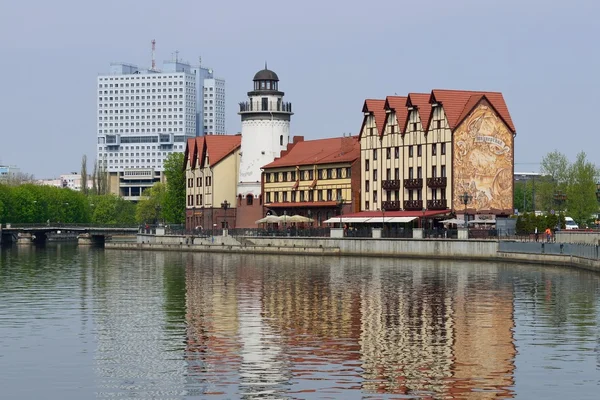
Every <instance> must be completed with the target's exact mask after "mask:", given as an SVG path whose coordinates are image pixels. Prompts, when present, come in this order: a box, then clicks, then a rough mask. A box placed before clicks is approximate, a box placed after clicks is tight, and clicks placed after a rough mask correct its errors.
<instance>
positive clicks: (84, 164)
mask: <svg viewBox="0 0 600 400" xmlns="http://www.w3.org/2000/svg"><path fill="white" fill-rule="evenodd" d="M87 179H88V174H87V156H86V155H85V154H84V155H83V157H81V193H83V194H86V195H87V194H88V187H87Z"/></svg>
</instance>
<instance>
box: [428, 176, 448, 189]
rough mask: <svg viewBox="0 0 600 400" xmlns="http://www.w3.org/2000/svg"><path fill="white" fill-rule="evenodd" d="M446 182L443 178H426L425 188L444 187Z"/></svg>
mask: <svg viewBox="0 0 600 400" xmlns="http://www.w3.org/2000/svg"><path fill="white" fill-rule="evenodd" d="M446 181H447V179H446V177H445V176H438V177H436V178H427V186H429V187H430V188H439V187H446V186H447V183H446Z"/></svg>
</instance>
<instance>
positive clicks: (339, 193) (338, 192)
mask: <svg viewBox="0 0 600 400" xmlns="http://www.w3.org/2000/svg"><path fill="white" fill-rule="evenodd" d="M341 198H342V189H336V190H335V199H336V200H341Z"/></svg>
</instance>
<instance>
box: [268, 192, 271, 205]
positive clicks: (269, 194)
mask: <svg viewBox="0 0 600 400" xmlns="http://www.w3.org/2000/svg"><path fill="white" fill-rule="evenodd" d="M270 202H271V192H267V203H270Z"/></svg>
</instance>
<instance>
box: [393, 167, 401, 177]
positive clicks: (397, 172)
mask: <svg viewBox="0 0 600 400" xmlns="http://www.w3.org/2000/svg"><path fill="white" fill-rule="evenodd" d="M394 179H395V180H399V179H400V168H394Z"/></svg>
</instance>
